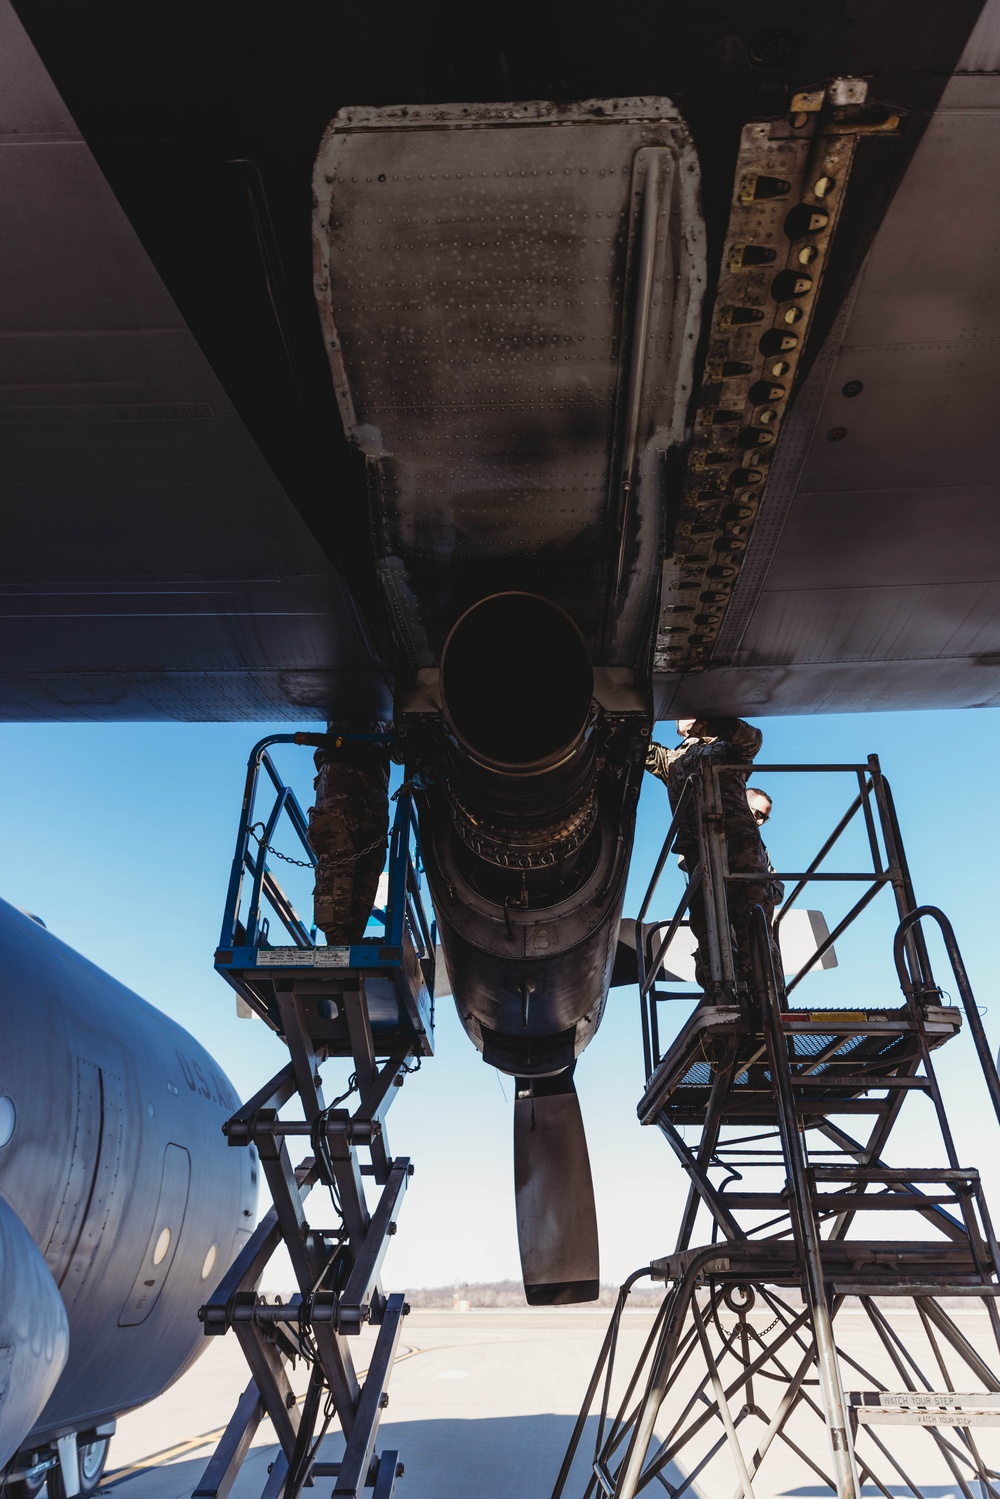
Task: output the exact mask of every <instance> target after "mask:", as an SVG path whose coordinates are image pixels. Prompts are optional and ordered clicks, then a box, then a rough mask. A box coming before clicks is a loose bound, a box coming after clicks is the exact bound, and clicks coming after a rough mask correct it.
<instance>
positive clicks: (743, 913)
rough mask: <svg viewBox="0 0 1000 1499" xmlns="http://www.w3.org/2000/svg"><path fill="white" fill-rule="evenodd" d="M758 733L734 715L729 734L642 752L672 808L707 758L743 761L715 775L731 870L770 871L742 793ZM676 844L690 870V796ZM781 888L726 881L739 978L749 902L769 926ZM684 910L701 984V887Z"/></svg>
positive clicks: (704, 976) (743, 971) (696, 851)
mask: <svg viewBox="0 0 1000 1499" xmlns="http://www.w3.org/2000/svg"><path fill="white" fill-rule="evenodd" d="M763 737H764V736H763V735H762V734H761V732H760V730H759V729H756V728H754V727H753V725H752V724H748V723H745V722H744V720H743V719H741V718H738V719H735V720H734V728H733V731H732V733H731V734H730V735H729V737H728V738H725V739H723V738H721V737H720V738H711V739H709V738H705V739H700V738H695V737H692V736H689V737H688V738H687V739H685V740H683V742H682V743H681V744H679V745H678V746H677V748H676V749H666V748H665V747H664V746H663V745H661V744H651V745H650V747H649V752H648V754H647V756H646V769H647V770H648V771H650V772H651V773H652V774H653V775H655V776H656V777H657V778H658V779H659V780H661V781H663V782H664V783H665V784H666V787H667V794H668V795H669V797H670V805H671V807H672V808H673V809H674V811H675V812H676V810H677V806H678V804H679V802H680V799H681V794H682V792H683V790H684V787H685V785H686V783H687V781H688V779H689V777H690V776H692V775H696V774H698V772H699V771H700V770H701V769H702V768H703V767H704V766H705V765H706V764H709V763H711V764H713V765H738V766H741V767H742V766H745V767H746V768H745V769H740V770H735V771H729V772H727V773H726V774H725V775H722V776H720V777H719V787H720V794H721V799H722V815H723V822H724V826H725V830H726V849H727V853H728V857H729V872H730V874H756V873H758V872H759V873H760V874H762V875H766V874H767V873H768V872H771V873H773V871H772V870H771V865H770V861H769V859H768V857H767V851H766V849H765V848H764V844H763V842H762V841H761V836H760V830H759V829H758V827H757V823H756V821H755V819H754V816H753V813H752V812H751V810H750V807H749V805H748V803H747V797H746V787H747V781H748V780H749V778H750V770H751V766H752V764H753V760H754V757H755V755H756V754H757V753H758V751H759V749H760V746H761V744H762V742H763ZM675 846H676V849H677V852H678V853H679V854H680V855H681V858H682V866H683V867H684V868H685V871H686V872H688V873H690V872H692V871H693V870H694V869H695V867H696V866H697V864H698V862H699V861H700V859H701V848H700V845H699V842H698V829H697V824H696V820H695V809H694V801H693V799H691V800H689V801H688V802H687V803H686V804H685V812H684V815H683V817H682V819H681V823H680V826H679V827H678V830H677V841H676V845H675ZM780 888H781V887H780V885H779V884H778V883H777V882H775V881H772V880H767V879H763V880H761V882H760V883H759V884H758V883H757V881H756V880H752V881H751V880H747V881H743V880H739V881H734V883H733V884H731V885H729V886H727V898H728V904H729V920H730V924H731V927H732V931H731V940H732V941H733V948H734V956H735V958H736V969H737V973H738V974H740V975H741V976H742V977H744V978H749V977H750V974H751V963H750V911H751V908H752V907H753V906H755V905H759V906H762V907H763V908H764V915H765V916H766V917H767V921H768V926H770V923H771V921H772V919H773V916H774V906H775V896H776V894H777V892H778V890H779V889H780ZM782 894H783V891H782ZM779 898H780V896H779ZM689 914H690V921H691V930H692V931H693V932H694V934H695V937H696V938H697V940H698V953H697V955H696V958H695V974H696V977H697V980H698V982H699V983H700V984H701V986H702V988H703V989H704V988H706V986H707V981H708V972H709V970H708V964H707V961H706V959H705V954H706V952H707V925H706V921H705V904H704V897H703V894H702V889H701V888H699V889H698V890H697V891H696V892H695V894H694V895H693V897H692V900H691V910H690V913H689ZM772 951H773V953H774V956H775V959H776V962H778V961H780V960H779V959H778V953H777V945H776V944H775V943H774V942H773V941H772ZM779 973H780V970H779Z"/></svg>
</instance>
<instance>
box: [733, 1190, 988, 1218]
mask: <svg viewBox="0 0 1000 1499" xmlns="http://www.w3.org/2000/svg"><path fill="white" fill-rule="evenodd" d="M726 1195H727V1196H728V1195H729V1194H728V1193H727V1194H726ZM958 1200H959V1199H958V1198H957V1197H954V1196H948V1197H931V1196H929V1195H928V1194H926V1193H924V1192H877V1193H869V1192H817V1193H816V1195H815V1196H814V1197H813V1206H814V1207H824V1208H827V1209H829V1208H834V1209H846V1210H849V1211H850V1212H852V1213H856V1212H857V1211H858V1209H859V1208H861V1209H865V1208H867V1209H868V1210H869V1211H870V1212H879V1213H893V1212H896V1213H899V1212H904V1211H909V1210H912V1209H914V1208H938V1207H944V1206H946V1205H947V1204H951V1205H954V1204H955V1203H957V1202H958Z"/></svg>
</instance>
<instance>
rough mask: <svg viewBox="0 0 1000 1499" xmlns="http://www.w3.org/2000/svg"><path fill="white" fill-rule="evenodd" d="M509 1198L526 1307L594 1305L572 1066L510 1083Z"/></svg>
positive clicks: (588, 1209)
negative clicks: (511, 1186) (555, 1073)
mask: <svg viewBox="0 0 1000 1499" xmlns="http://www.w3.org/2000/svg"><path fill="white" fill-rule="evenodd" d="M514 1196H515V1202H516V1207H517V1239H518V1245H519V1248H520V1251H521V1272H522V1275H523V1277H524V1294H525V1297H526V1298H527V1301H528V1305H529V1306H564V1305H567V1304H569V1303H570V1302H574V1301H594V1300H596V1298H597V1297H598V1295H599V1294H600V1289H601V1284H600V1261H599V1253H598V1244H597V1208H596V1206H595V1203H594V1183H593V1181H592V1179H591V1175H590V1156H589V1155H588V1153H587V1137H586V1134H585V1133H584V1128H583V1115H582V1114H581V1112H580V1100H579V1099H578V1098H577V1095H576V1088H575V1086H574V1084H573V1073H572V1069H570V1071H568V1072H563V1073H560V1074H559V1076H558V1077H553V1078H518V1079H517V1095H516V1098H515V1102H514Z"/></svg>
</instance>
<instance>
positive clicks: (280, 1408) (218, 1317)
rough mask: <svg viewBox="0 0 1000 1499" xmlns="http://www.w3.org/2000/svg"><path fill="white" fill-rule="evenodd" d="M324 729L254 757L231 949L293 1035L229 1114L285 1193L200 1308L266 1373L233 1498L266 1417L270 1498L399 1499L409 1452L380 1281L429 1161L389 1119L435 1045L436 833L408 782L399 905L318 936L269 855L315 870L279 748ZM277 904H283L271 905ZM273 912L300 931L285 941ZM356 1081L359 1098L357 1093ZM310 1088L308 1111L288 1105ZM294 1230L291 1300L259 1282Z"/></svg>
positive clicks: (259, 1381) (229, 955)
mask: <svg viewBox="0 0 1000 1499" xmlns="http://www.w3.org/2000/svg"><path fill="white" fill-rule="evenodd" d="M349 737H363V738H366V739H370V738H374V737H376V736H371V735H365V736H349ZM321 742H323V736H319V735H315V734H294V735H293V734H280V735H272V736H270V737H269V738H267V739H263V740H261V742H260V743H259V744H258V745H256V746H255V748H254V750H253V752H252V754H251V756H250V761H249V765H248V768H247V779H246V789H245V794H244V798H243V809H242V814H241V818H240V829H239V835H238V837H237V842H236V854H235V857H234V860H233V869H232V877H231V879H230V885H229V893H228V898H227V901H226V913H225V918H224V922H223V929H222V938H221V941H220V945H219V950H218V951H217V953H216V955H215V966H216V969H217V970H218V972H219V973H221V974H222V975H223V977H224V978H225V979H227V981H228V982H229V983H230V984H231V985H232V986H233V988H234V989H235V990H236V993H237V996H238V1000H239V1002H240V1003H242V1004H243V1005H245V1006H247V1007H249V1010H250V1011H252V1012H253V1013H254V1014H256V1015H258V1016H259V1017H260V1019H261V1020H263V1021H264V1022H265V1023H266V1024H267V1025H269V1026H270V1027H271V1029H272V1030H274V1031H275V1032H277V1034H278V1035H279V1036H281V1038H282V1039H283V1040H284V1042H285V1043H286V1045H287V1046H288V1051H289V1061H288V1063H287V1065H286V1066H285V1067H283V1068H282V1069H281V1071H280V1072H279V1073H278V1074H277V1076H276V1077H273V1078H271V1079H270V1081H269V1082H267V1083H265V1084H264V1086H263V1087H262V1088H261V1089H260V1091H259V1092H258V1093H257V1094H256V1095H255V1096H254V1097H253V1098H251V1099H250V1100H249V1102H248V1103H246V1104H245V1105H244V1106H243V1108H241V1109H240V1110H239V1112H238V1113H236V1114H234V1115H233V1117H232V1118H231V1119H230V1120H229V1122H228V1124H227V1125H226V1126H225V1130H226V1134H227V1136H228V1139H229V1144H230V1145H231V1146H233V1147H235V1148H238V1149H249V1150H250V1151H251V1152H255V1153H256V1154H257V1155H259V1158H260V1163H261V1166H262V1167H263V1171H264V1175H265V1177H266V1179H267V1184H268V1186H269V1188H270V1191H271V1197H272V1201H273V1204H274V1205H273V1207H272V1208H271V1209H270V1211H269V1212H268V1213H267V1214H265V1216H264V1217H263V1218H262V1220H261V1222H260V1223H259V1225H258V1227H257V1228H256V1230H255V1232H254V1233H253V1234H252V1236H251V1237H250V1239H249V1241H248V1242H247V1244H246V1245H245V1247H244V1249H243V1250H242V1252H241V1253H240V1255H239V1256H238V1258H237V1259H236V1261H235V1263H234V1264H233V1265H232V1267H231V1268H230V1269H229V1271H228V1273H227V1274H226V1276H225V1277H224V1279H223V1280H222V1282H221V1284H220V1285H219V1286H218V1287H217V1288H216V1290H215V1292H214V1294H213V1295H212V1297H211V1299H210V1300H209V1301H208V1302H207V1303H206V1305H205V1306H204V1307H202V1309H201V1312H200V1314H199V1315H200V1317H201V1319H202V1321H203V1323H204V1326H205V1332H206V1333H207V1334H209V1335H218V1334H222V1333H226V1332H228V1331H229V1329H230V1328H232V1329H233V1331H234V1332H235V1334H236V1336H237V1338H238V1339H239V1341H240V1345H241V1347H242V1349H243V1352H244V1354H245V1355H246V1360H247V1363H248V1365H249V1366H250V1373H251V1378H250V1382H249V1384H248V1385H247V1387H246V1390H245V1391H244V1393H243V1395H242V1397H241V1399H240V1401H239V1404H238V1405H237V1407H236V1410H235V1412H234V1414H233V1417H232V1419H231V1420H230V1422H229V1425H228V1426H227V1428H226V1431H225V1434H224V1436H223V1437H222V1440H221V1441H220V1442H219V1445H218V1447H217V1449H216V1452H215V1454H214V1456H213V1457H212V1459H211V1461H210V1462H209V1464H208V1467H207V1469H206V1470H205V1474H204V1476H203V1478H202V1480H201V1482H200V1484H199V1485H198V1486H197V1488H196V1489H195V1490H194V1496H193V1499H225V1496H226V1495H227V1494H228V1493H229V1491H230V1489H231V1488H232V1485H233V1482H234V1480H235V1478H236V1475H237V1473H238V1472H239V1469H240V1466H241V1464H242V1463H243V1461H244V1459H245V1458H246V1455H247V1452H248V1449H249V1447H250V1443H251V1441H252V1439H253V1436H254V1432H255V1431H256V1429H257V1427H258V1426H259V1424H260V1422H261V1421H262V1420H263V1419H264V1418H265V1417H267V1418H268V1419H270V1421H271V1423H272V1425H273V1427H274V1431H275V1435H276V1437H277V1440H278V1442H279V1444H280V1451H279V1453H278V1456H277V1458H276V1459H275V1461H274V1463H273V1464H272V1466H271V1468H270V1470H269V1476H268V1479H267V1482H266V1484H265V1486H264V1489H263V1493H262V1499H296V1496H297V1495H298V1494H299V1493H300V1492H301V1490H302V1488H303V1487H304V1486H306V1485H310V1486H311V1485H312V1484H313V1483H314V1481H315V1480H316V1479H319V1478H328V1479H332V1480H333V1490H332V1492H333V1495H334V1499H349V1496H350V1499H358V1496H359V1495H361V1493H362V1491H363V1490H364V1489H365V1488H366V1487H367V1488H369V1489H372V1488H373V1489H374V1496H375V1499H390V1496H391V1495H392V1494H393V1493H394V1492H395V1489H396V1479H397V1477H398V1476H399V1475H400V1474H401V1473H402V1466H401V1464H399V1462H398V1454H397V1453H396V1452H391V1451H383V1452H382V1453H381V1455H380V1456H377V1455H376V1452H375V1446H376V1440H377V1437H378V1428H379V1421H380V1418H381V1414H382V1411H383V1410H384V1409H385V1407H386V1406H387V1405H388V1403H389V1397H388V1394H387V1393H386V1384H387V1382H388V1378H389V1373H390V1370H391V1368H392V1361H393V1357H394V1354H395V1352H396V1347H397V1344H398V1341H399V1336H400V1329H401V1324H402V1319H403V1317H404V1316H405V1315H406V1313H407V1311H408V1310H409V1308H408V1307H407V1305H406V1303H405V1301H404V1299H403V1297H402V1296H400V1295H391V1296H386V1295H385V1294H384V1293H383V1290H382V1286H381V1280H380V1276H381V1267H382V1262H383V1259H384V1257H385V1253H386V1250H387V1249H388V1246H389V1240H390V1237H391V1236H392V1235H393V1234H394V1233H395V1231H396V1220H397V1218H398V1216H399V1210H400V1207H401V1206H402V1201H403V1197H404V1194H405V1192H406V1187H407V1183H408V1181H409V1178H410V1176H411V1174H412V1171H413V1168H412V1166H411V1165H410V1162H409V1160H408V1159H407V1158H406V1157H405V1156H392V1155H391V1154H390V1151H389V1143H388V1139H387V1136H386V1128H385V1117H386V1114H387V1112H388V1109H389V1106H390V1104H391V1103H392V1101H393V1099H394V1098H395V1097H396V1093H397V1089H398V1088H399V1087H400V1086H401V1085H402V1084H403V1082H404V1079H405V1077H406V1075H407V1073H410V1072H413V1071H414V1070H416V1068H418V1067H419V1066H420V1063H421V1061H422V1059H423V1058H424V1057H427V1056H430V1055H431V1054H432V1052H433V1037H434V946H435V941H434V939H435V934H434V929H433V926H432V924H431V922H430V920H429V918H428V915H427V912H426V911H425V909H424V905H423V902H422V899H421V894H420V849H419V839H418V833H417V826H416V820H415V816H414V813H413V808H412V804H411V799H410V794H409V791H408V790H407V789H406V788H404V789H403V791H402V792H401V793H399V794H398V795H397V800H396V814H395V819H394V822H393V826H392V832H391V836H390V844H389V879H388V898H387V901H386V905H385V908H384V910H383V909H380V910H376V911H375V912H373V917H374V919H375V920H376V921H377V922H379V923H380V924H381V926H382V932H381V933H380V934H379V935H376V936H375V937H368V936H367V935H366V936H365V938H364V940H363V941H362V942H360V943H357V944H355V945H354V946H351V947H324V946H317V945H316V941H315V929H312V928H310V927H307V926H306V924H305V922H304V921H303V920H302V919H301V918H300V917H299V916H298V914H297V913H296V911H295V909H294V906H293V905H292V902H291V901H290V900H289V898H288V897H287V895H286V894H285V892H284V891H283V890H282V888H281V885H280V884H279V883H278V880H277V879H276V877H275V875H274V872H273V869H272V868H271V865H270V862H269V855H270V856H272V857H274V858H279V859H284V860H285V862H286V863H288V864H297V865H299V866H301V867H303V868H305V869H306V870H307V871H310V870H311V869H312V868H313V867H314V866H315V864H316V856H315V854H314V853H313V851H312V849H311V848H310V845H309V837H308V824H307V822H306V818H305V815H304V814H303V811H302V808H301V807H300V805H299V803H298V801H297V800H296V798H295V796H294V794H293V792H292V791H291V789H290V788H289V787H288V786H287V785H285V783H284V782H283V781H282V779H281V777H280V776H279V774H278V772H277V770H276V769H275V766H274V762H273V760H272V759H271V756H270V754H269V753H268V751H269V748H270V746H272V745H275V744H290V743H295V744H308V745H316V744H319V743H321ZM261 772H263V773H264V777H266V780H264V785H263V788H262V785H261V782H262V775H261ZM260 793H263V794H262V795H261V794H260ZM269 794H270V795H271V803H270V806H269V807H267V809H266V811H263V812H262V811H261V809H260V806H259V805H258V803H259V801H260V802H263V801H266V798H267V796H268V795H269ZM258 818H260V819H261V820H258ZM289 832H290V834H291V836H292V837H293V838H294V839H297V845H296V852H297V853H299V854H300V855H301V857H299V858H293V857H291V856H290V855H288V854H287V853H279V852H278V850H277V849H276V848H274V847H273V844H272V840H273V839H274V838H275V837H276V836H280V837H281V838H282V839H284V838H287V837H288V836H289ZM248 886H249V892H248V890H247V887H248ZM265 907H267V908H268V910H269V914H262V912H263V911H264V908H265ZM272 920H276V921H277V922H278V923H280V925H281V926H282V927H283V928H284V930H285V932H286V933H287V935H288V937H290V938H291V943H290V945H287V946H279V945H274V944H272V942H271V939H270V922H271V921H272ZM331 1058H344V1059H346V1060H348V1061H349V1063H350V1066H351V1068H352V1071H351V1074H350V1078H349V1080H348V1082H347V1085H346V1091H345V1092H344V1093H343V1094H342V1095H341V1096H340V1097H339V1098H337V1099H335V1100H334V1101H333V1102H332V1103H330V1104H328V1103H327V1102H326V1100H325V1098H324V1094H323V1086H322V1081H321V1078H320V1073H319V1067H320V1065H321V1064H322V1063H323V1062H325V1061H327V1060H328V1059H331ZM354 1095H356V1096H357V1102H356V1107H354V1109H353V1111H352V1110H351V1109H349V1108H347V1107H342V1106H341V1105H344V1104H346V1103H347V1101H348V1100H349V1099H351V1098H352V1097H353V1096H354ZM293 1100H297V1102H298V1106H299V1111H300V1113H301V1116H302V1117H301V1118H298V1119H285V1118H282V1117H279V1114H280V1111H281V1110H282V1109H283V1108H284V1107H285V1105H286V1104H288V1103H290V1102H291V1101H293ZM289 1137H305V1138H307V1139H308V1140H309V1142H310V1144H311V1147H312V1154H311V1156H309V1157H308V1158H307V1159H306V1160H304V1161H303V1162H302V1163H301V1164H300V1165H299V1166H298V1167H296V1168H293V1166H292V1164H291V1160H290V1158H289V1152H288V1145H287V1141H288V1139H289ZM362 1150H363V1151H364V1152H365V1154H366V1157H367V1159H366V1160H365V1161H364V1162H362V1159H361V1156H360V1152H361V1151H362ZM366 1176H367V1177H370V1178H372V1179H373V1180H374V1183H375V1185H376V1186H377V1187H379V1188H381V1192H380V1195H379V1199H378V1202H377V1204H376V1205H375V1207H374V1209H369V1206H368V1203H367V1201H366V1197H365V1185H364V1178H365V1177H366ZM316 1186H322V1187H325V1188H326V1189H327V1190H328V1192H329V1201H330V1203H331V1204H332V1209H333V1216H334V1218H335V1220H336V1221H335V1223H334V1225H333V1227H323V1228H316V1227H312V1226H311V1225H310V1224H309V1222H308V1221H307V1219H306V1214H305V1201H306V1198H307V1196H308V1194H309V1193H310V1191H311V1190H312V1189H313V1187H316ZM324 1195H325V1194H324ZM279 1244H283V1245H284V1246H285V1248H286V1249H287V1251H288V1255H289V1257H290V1259H291V1263H292V1269H293V1271H294V1274H295V1279H296V1281H297V1283H298V1292H297V1294H295V1295H294V1296H292V1297H291V1299H290V1300H288V1301H287V1302H284V1303H283V1302H281V1301H280V1300H277V1299H273V1300H268V1299H266V1298H264V1297H262V1296H261V1295H260V1294H259V1293H258V1287H259V1285H260V1281H261V1277H262V1275H263V1273H264V1271H265V1268H266V1266H267V1264H268V1262H269V1260H270V1259H271V1257H272V1255H273V1254H274V1252H275V1250H276V1249H277V1248H278V1246H279ZM366 1323H372V1324H375V1325H377V1326H378V1328H379V1332H378V1336H377V1339H376V1341H375V1346H374V1349H373V1351H372V1353H371V1356H370V1359H369V1364H368V1369H367V1372H366V1373H364V1374H363V1375H361V1374H359V1373H358V1371H357V1370H356V1368H355V1363H354V1359H353V1357H352V1353H351V1339H352V1337H357V1335H358V1334H359V1333H360V1332H361V1330H362V1328H363V1327H364V1326H365V1325H366ZM300 1358H301V1359H304V1360H305V1361H306V1362H307V1363H308V1365H309V1366H310V1374H309V1384H308V1388H307V1391H306V1395H305V1398H304V1400H303V1401H302V1402H301V1403H300V1402H298V1401H297V1400H296V1398H295V1395H294V1394H293V1392H292V1390H291V1387H290V1384H289V1381H288V1375H287V1365H288V1361H289V1360H291V1359H300ZM334 1416H336V1417H337V1418H338V1420H339V1422H340V1426H341V1429H342V1431H343V1434H344V1438H345V1442H346V1448H345V1451H344V1455H343V1457H342V1459H341V1460H340V1461H339V1462H335V1463H331V1462H324V1461H320V1459H319V1451H320V1444H321V1442H322V1440H323V1437H324V1436H325V1435H326V1432H327V1430H328V1428H329V1427H330V1424H331V1422H332V1420H333V1418H334Z"/></svg>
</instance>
